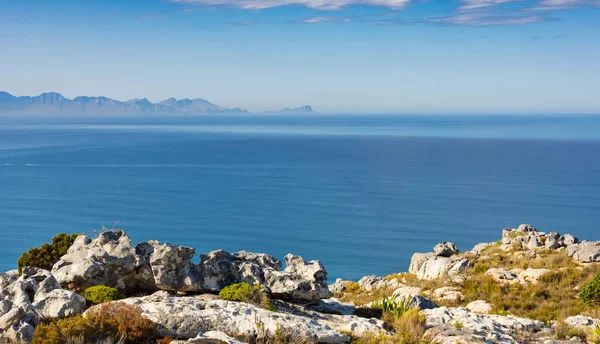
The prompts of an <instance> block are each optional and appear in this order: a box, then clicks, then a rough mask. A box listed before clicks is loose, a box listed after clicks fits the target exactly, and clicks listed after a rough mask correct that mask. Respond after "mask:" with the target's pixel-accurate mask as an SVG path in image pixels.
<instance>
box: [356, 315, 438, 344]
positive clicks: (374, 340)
mask: <svg viewBox="0 0 600 344" xmlns="http://www.w3.org/2000/svg"><path fill="white" fill-rule="evenodd" d="M384 319H385V320H386V321H387V322H388V323H389V324H390V325H391V327H392V329H393V330H392V333H391V334H386V333H383V332H382V333H378V334H374V333H371V334H367V335H365V336H363V337H360V338H353V339H352V343H357V344H428V343H429V342H428V341H427V340H425V339H424V338H423V336H424V334H425V330H426V327H425V315H424V314H423V313H421V312H419V310H418V309H416V308H413V309H411V310H409V311H408V312H406V313H404V314H403V315H402V316H400V317H395V316H393V315H392V314H390V313H385V314H384Z"/></svg>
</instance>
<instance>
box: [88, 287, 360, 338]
mask: <svg viewBox="0 0 600 344" xmlns="http://www.w3.org/2000/svg"><path fill="white" fill-rule="evenodd" d="M119 302H124V303H127V304H132V305H136V306H138V307H140V309H141V310H142V315H143V316H145V317H147V318H148V319H150V320H151V321H152V322H153V323H154V324H155V326H156V329H157V332H158V335H159V336H163V337H167V336H168V337H171V338H175V339H191V338H195V337H196V336H197V335H198V333H204V332H206V331H212V330H218V331H222V332H224V333H227V334H234V333H235V334H236V335H242V336H254V335H257V334H259V333H262V332H265V333H270V334H271V335H274V334H275V331H277V329H278V328H279V329H280V331H283V333H285V334H287V335H292V336H294V337H295V338H300V339H304V340H309V341H312V342H320V343H345V342H348V341H349V340H350V337H348V336H347V335H344V334H342V333H340V332H339V331H336V330H334V329H333V328H331V327H330V326H329V325H325V324H323V323H320V322H318V321H315V320H314V319H311V318H309V317H303V316H298V315H292V314H283V313H276V312H271V311H268V310H265V309H262V308H258V307H256V306H253V305H250V304H246V303H241V302H232V301H224V300H215V301H205V300H202V299H201V298H198V297H190V296H182V297H177V296H167V295H164V294H162V293H157V294H155V295H151V296H146V297H136V298H128V299H124V300H120V301H119ZM91 309H94V307H92V308H91ZM166 315H168V316H166Z"/></svg>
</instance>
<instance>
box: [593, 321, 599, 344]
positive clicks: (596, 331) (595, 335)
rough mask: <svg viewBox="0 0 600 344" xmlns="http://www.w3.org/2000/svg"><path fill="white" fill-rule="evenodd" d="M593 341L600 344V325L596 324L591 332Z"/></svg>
mask: <svg viewBox="0 0 600 344" xmlns="http://www.w3.org/2000/svg"><path fill="white" fill-rule="evenodd" d="M591 335H592V341H593V342H594V343H596V344H600V323H598V324H595V325H594V327H593V328H592V330H591Z"/></svg>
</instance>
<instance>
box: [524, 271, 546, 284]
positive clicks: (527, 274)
mask: <svg viewBox="0 0 600 344" xmlns="http://www.w3.org/2000/svg"><path fill="white" fill-rule="evenodd" d="M551 272H552V271H551V270H548V269H532V268H527V269H526V270H523V271H521V272H520V273H519V275H518V276H517V278H518V280H519V282H521V283H522V284H525V283H532V284H537V283H538V280H539V279H540V278H541V277H542V276H544V275H547V274H549V273H551Z"/></svg>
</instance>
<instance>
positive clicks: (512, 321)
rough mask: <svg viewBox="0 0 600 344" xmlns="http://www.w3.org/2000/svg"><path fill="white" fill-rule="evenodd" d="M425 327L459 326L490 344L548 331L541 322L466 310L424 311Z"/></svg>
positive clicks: (437, 309)
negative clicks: (484, 338) (490, 342)
mask: <svg viewBox="0 0 600 344" xmlns="http://www.w3.org/2000/svg"><path fill="white" fill-rule="evenodd" d="M423 313H424V314H425V318H426V321H427V327H429V328H431V327H445V326H446V327H453V326H455V324H460V325H461V327H462V328H464V329H465V330H468V331H472V333H476V334H478V335H481V336H484V337H486V338H488V339H490V340H491V341H492V342H516V341H517V340H516V339H515V337H516V336H521V335H523V334H525V333H536V332H539V331H542V330H544V329H548V327H547V326H546V325H544V323H542V322H541V321H535V320H531V319H525V318H517V317H514V316H507V317H503V316H499V315H485V314H476V313H473V312H471V311H469V310H468V309H467V308H446V307H440V308H435V309H428V310H424V311H423Z"/></svg>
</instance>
